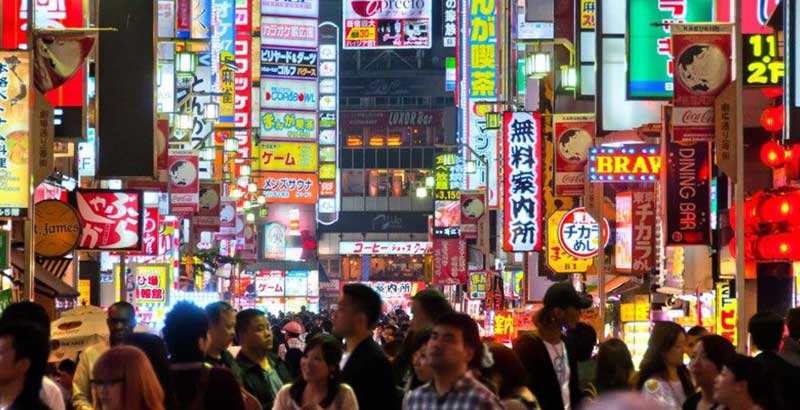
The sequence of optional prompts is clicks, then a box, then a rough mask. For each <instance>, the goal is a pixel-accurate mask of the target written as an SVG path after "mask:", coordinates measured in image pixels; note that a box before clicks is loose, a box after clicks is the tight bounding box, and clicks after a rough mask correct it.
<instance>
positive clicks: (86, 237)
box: [75, 190, 144, 251]
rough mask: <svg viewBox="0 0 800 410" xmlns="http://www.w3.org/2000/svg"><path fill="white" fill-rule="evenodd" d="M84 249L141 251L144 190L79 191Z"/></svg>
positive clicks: (76, 194)
mask: <svg viewBox="0 0 800 410" xmlns="http://www.w3.org/2000/svg"><path fill="white" fill-rule="evenodd" d="M75 197H76V201H77V208H78V213H79V214H80V216H81V224H82V227H81V229H82V231H81V232H82V233H81V240H80V244H79V246H78V249H80V250H115V251H139V250H140V249H141V246H142V228H143V225H144V223H143V221H142V218H143V214H144V210H143V200H142V193H141V192H140V191H107V190H77V191H76V192H75Z"/></svg>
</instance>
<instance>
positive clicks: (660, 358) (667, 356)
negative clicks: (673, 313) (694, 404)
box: [637, 322, 694, 409]
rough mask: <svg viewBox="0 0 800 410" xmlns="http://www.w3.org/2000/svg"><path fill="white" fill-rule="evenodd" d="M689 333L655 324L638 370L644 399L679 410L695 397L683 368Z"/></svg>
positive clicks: (690, 380)
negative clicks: (689, 399)
mask: <svg viewBox="0 0 800 410" xmlns="http://www.w3.org/2000/svg"><path fill="white" fill-rule="evenodd" d="M685 344H686V332H685V331H684V330H683V328H682V327H681V326H680V325H678V324H676V323H672V322H656V323H655V325H654V326H653V331H652V332H651V333H650V340H649V341H648V342H647V350H646V351H645V353H644V357H643V358H642V363H641V365H640V366H639V381H638V383H637V388H638V389H640V390H641V391H642V394H644V396H645V397H648V398H650V399H653V400H656V401H658V402H660V403H661V404H663V405H664V406H665V407H667V408H669V409H680V408H681V406H682V405H683V402H684V401H686V398H687V397H689V396H691V395H692V394H693V393H694V386H692V379H691V377H690V376H689V370H688V369H687V368H686V366H684V365H683V354H684V350H683V349H684V345H685Z"/></svg>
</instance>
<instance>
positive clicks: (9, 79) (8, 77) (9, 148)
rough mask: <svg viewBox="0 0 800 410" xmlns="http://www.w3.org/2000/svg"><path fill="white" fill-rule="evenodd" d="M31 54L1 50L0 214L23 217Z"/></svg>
mask: <svg viewBox="0 0 800 410" xmlns="http://www.w3.org/2000/svg"><path fill="white" fill-rule="evenodd" d="M30 65H31V60H30V53H29V52H27V51H0V217H9V216H12V217H17V216H25V213H26V209H27V208H28V201H29V200H30V196H31V195H30V193H29V188H28V184H29V183H30V171H29V169H28V162H29V156H30V109H31V107H30V105H31V104H30V101H31V95H32V93H33V90H34V87H33V85H32V84H31V83H30V80H31V75H30Z"/></svg>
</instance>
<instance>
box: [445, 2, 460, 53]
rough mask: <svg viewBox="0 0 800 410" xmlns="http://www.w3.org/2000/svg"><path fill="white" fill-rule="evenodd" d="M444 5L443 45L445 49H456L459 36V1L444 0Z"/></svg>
mask: <svg viewBox="0 0 800 410" xmlns="http://www.w3.org/2000/svg"><path fill="white" fill-rule="evenodd" d="M442 3H443V4H444V29H443V30H442V31H443V34H442V45H443V46H444V47H455V46H456V37H457V36H458V33H457V31H458V28H457V27H458V26H457V24H458V23H457V15H458V0H444V1H443V2H442Z"/></svg>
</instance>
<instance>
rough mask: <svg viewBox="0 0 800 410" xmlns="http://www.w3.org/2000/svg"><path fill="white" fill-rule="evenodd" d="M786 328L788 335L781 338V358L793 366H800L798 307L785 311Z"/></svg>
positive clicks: (799, 313)
mask: <svg viewBox="0 0 800 410" xmlns="http://www.w3.org/2000/svg"><path fill="white" fill-rule="evenodd" d="M786 328H787V329H788V330H789V336H786V337H785V338H783V348H781V358H782V359H783V360H786V361H787V362H789V364H791V365H792V366H795V367H800V308H793V309H789V312H787V313H786Z"/></svg>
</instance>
